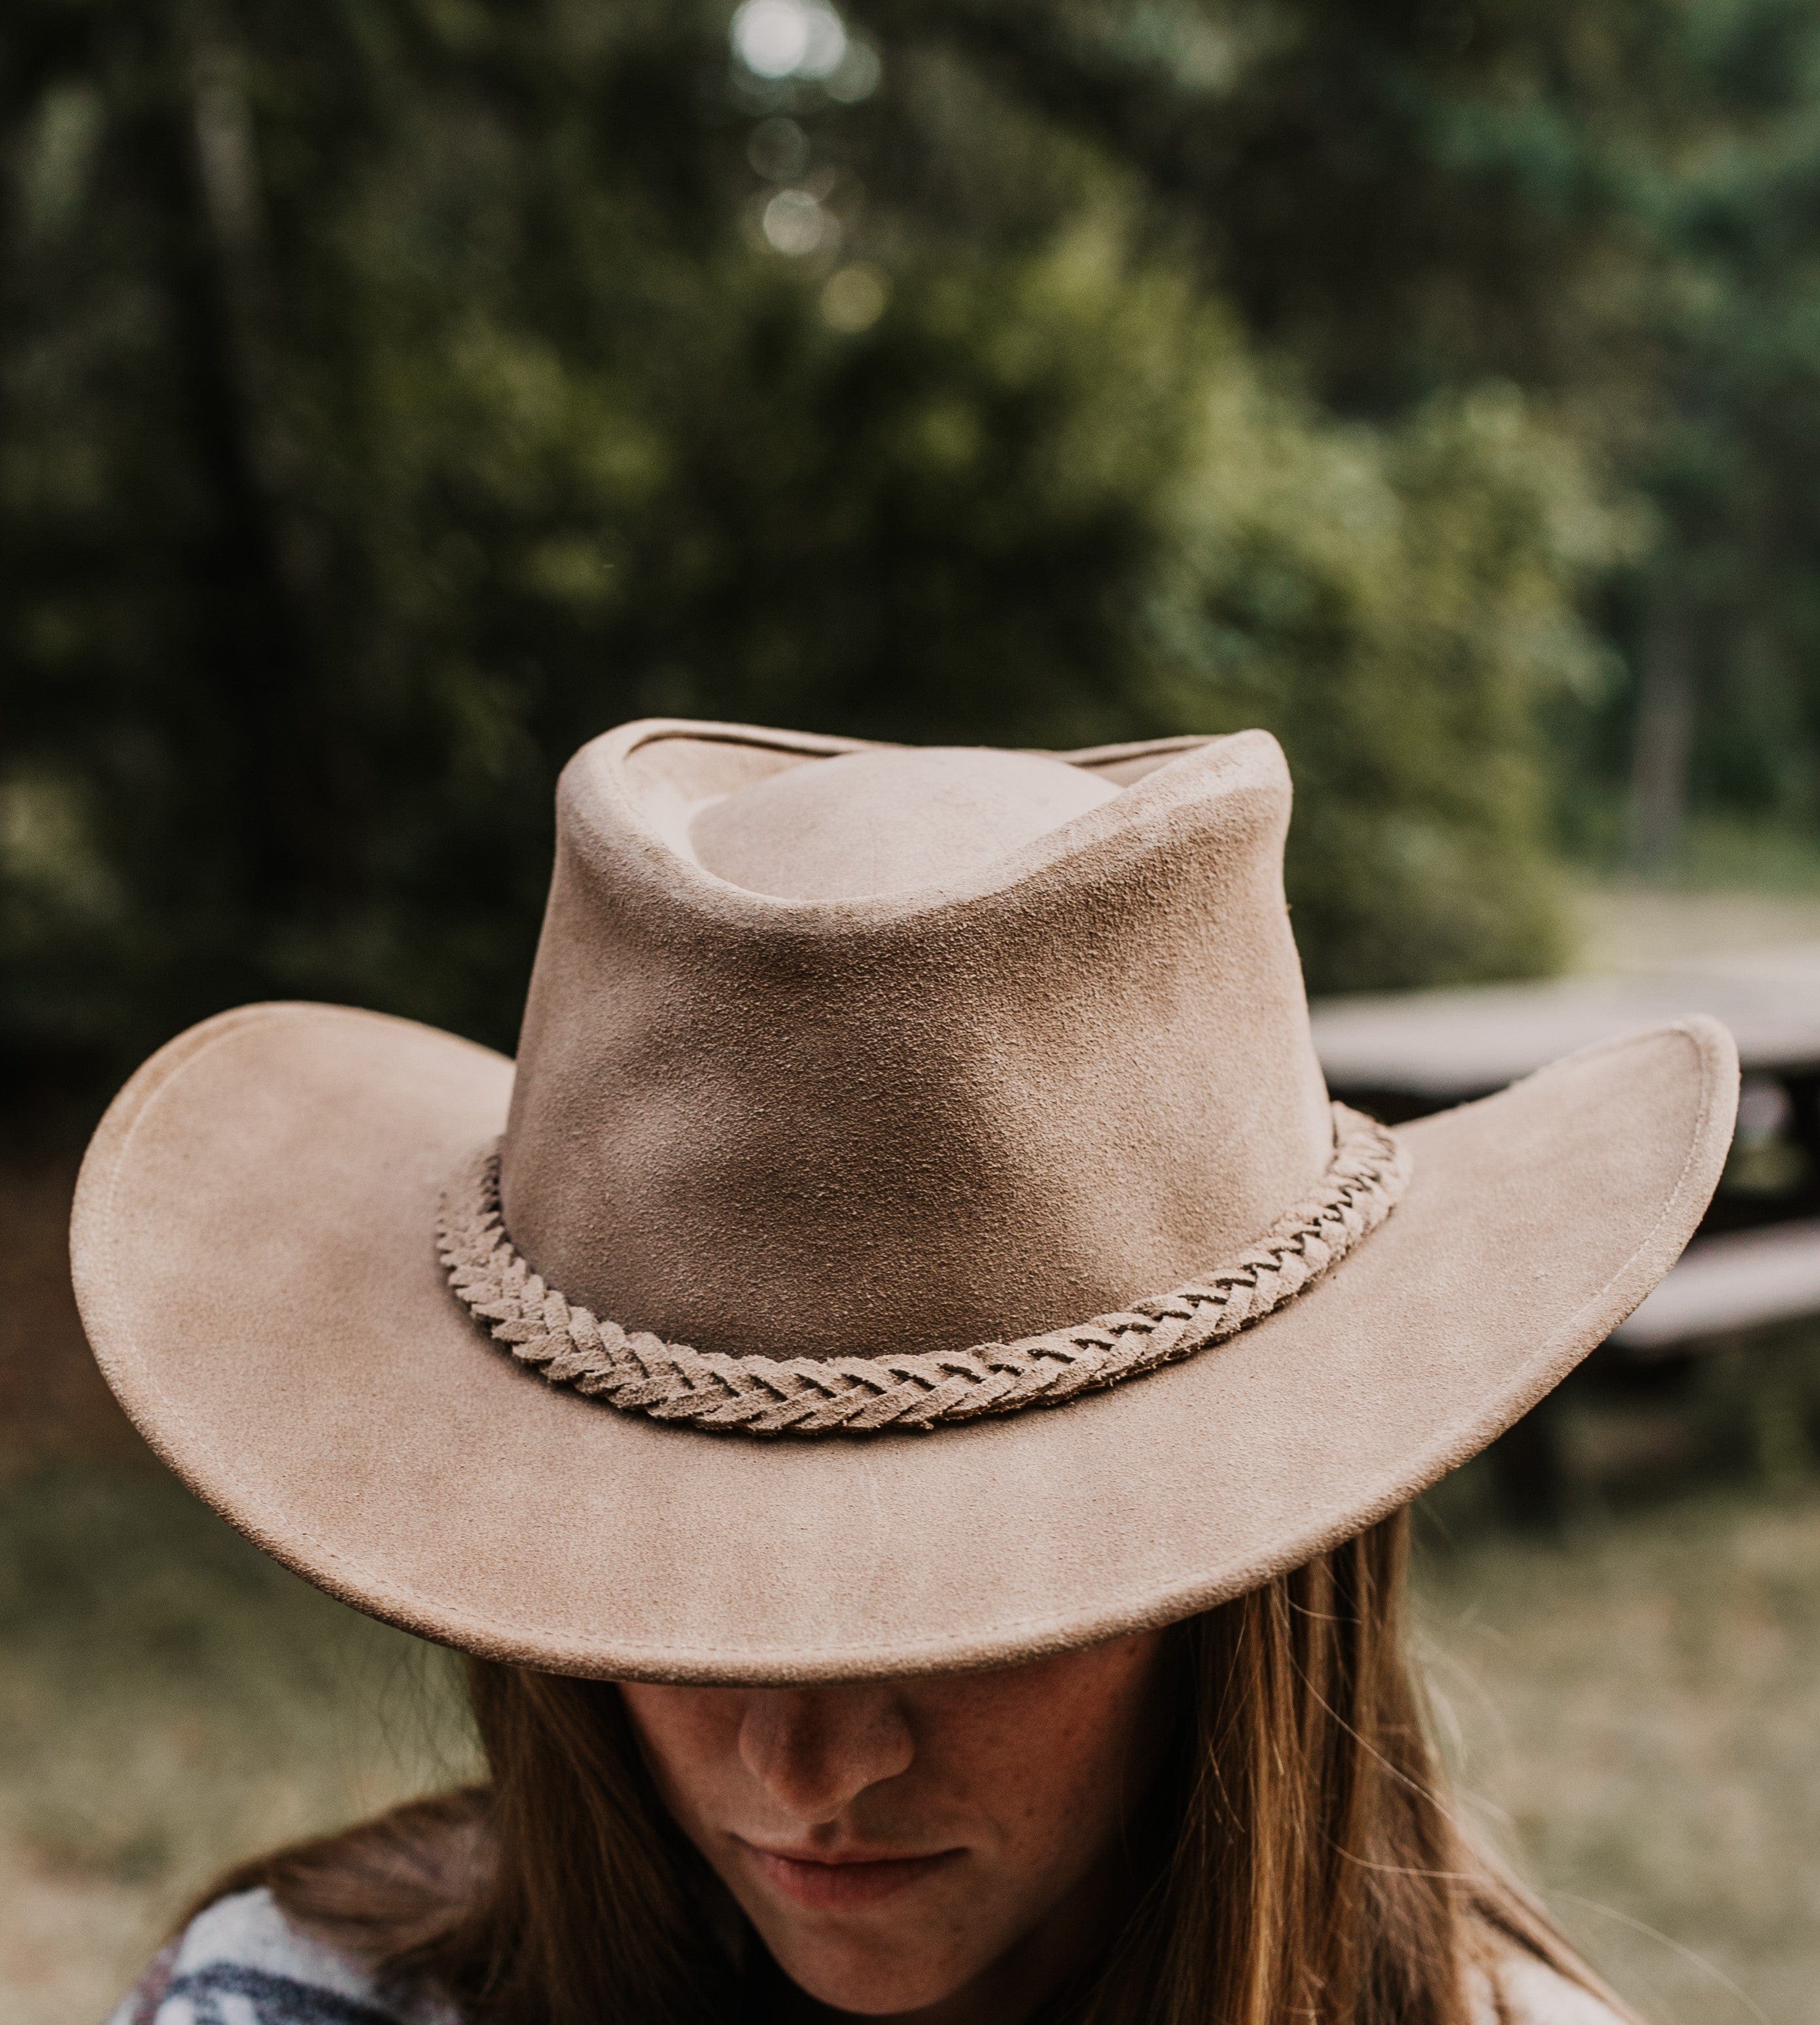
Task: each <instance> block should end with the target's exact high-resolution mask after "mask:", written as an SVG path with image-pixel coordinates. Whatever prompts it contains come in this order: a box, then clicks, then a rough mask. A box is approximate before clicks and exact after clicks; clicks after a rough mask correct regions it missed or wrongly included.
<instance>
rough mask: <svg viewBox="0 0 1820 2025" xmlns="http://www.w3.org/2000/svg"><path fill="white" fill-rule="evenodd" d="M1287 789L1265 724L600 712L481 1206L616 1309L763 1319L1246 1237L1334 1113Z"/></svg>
mask: <svg viewBox="0 0 1820 2025" xmlns="http://www.w3.org/2000/svg"><path fill="white" fill-rule="evenodd" d="M813 770H821V771H820V772H819V773H816V772H814V771H813ZM1288 816H1289V776H1288V772H1287V770H1286V768H1285V765H1284V763H1283V759H1282V755H1281V752H1280V751H1279V749H1278V747H1277V745H1276V743H1275V741H1274V740H1272V739H1271V738H1270V737H1268V736H1267V735H1266V734H1264V733H1241V734H1240V735H1239V736H1237V737H1232V738H1226V739H1218V740H1212V741H1206V742H1204V743H1198V744H1189V745H1188V746H1186V749H1184V748H1182V744H1181V742H1180V741H1177V742H1175V744H1174V745H1173V746H1172V747H1171V748H1162V749H1149V750H1145V749H1140V748H1122V749H1116V750H1109V751H1108V752H1101V753H1095V754H1084V755H1075V756H1074V758H1073V759H1072V762H1071V763H1070V764H1069V765H1068V766H1066V767H1064V766H1061V765H1060V764H1058V763H1057V762H1055V761H1053V760H1044V759H1039V758H1036V757H1034V756H1031V755H1013V754H991V755H987V754H947V755H942V754H932V753H928V752H917V751H913V750H906V749H900V748H864V747H860V746H857V745H855V744H851V743H850V742H847V741H835V740H827V739H816V738H811V737H790V736H788V735H783V734H777V733H762V732H756V731H747V730H740V729H736V728H732V727H729V728H727V729H726V730H724V731H722V730H718V728H716V727H713V726H700V725H688V726H682V725H670V724H666V723H664V722H651V723H645V724H638V725H632V726H626V727H623V729H622V730H619V731H617V732H615V733H609V735H608V736H607V737H604V738H601V739H599V740H597V741H594V744H591V745H590V746H588V747H586V748H584V749H583V752H581V753H580V754H579V755H577V757H576V758H575V760H574V761H573V762H572V763H571V764H570V766H569V768H568V770H567V772H566V773H565V774H564V780H563V785H562V791H561V796H560V799H559V836H558V845H557V865H556V873H555V877H554V880H553V886H552V890H551V895H550V907H549V912H548V914H547V916H546V922H545V927H544V932H543V937H542V943H541V944H540V946H539V955H538V961H537V967H536V972H535V978H534V980H533V984H532V988H531V998H530V1001H529V1003H528V1009H527V1013H526V1019H525V1025H524V1036H523V1041H522V1045H521V1048H520V1058H519V1072H518V1079H517V1088H516V1092H515V1095H514V1099H513V1109H512V1116H511V1121H510V1125H509V1130H508V1134H507V1137H506V1148H505V1152H504V1157H503V1163H502V1196H503V1207H504V1211H505V1217H506V1223H507V1225H508V1226H509V1229H510V1230H511V1232H512V1233H513V1240H514V1241H515V1243H516V1244H517V1246H518V1247H519V1248H520V1251H522V1252H523V1253H524V1255H525V1256H527V1257H528V1259H531V1261H532V1262H533V1263H534V1264H535V1266H536V1267H537V1269H538V1270H539V1271H540V1272H542V1273H545V1274H546V1275H547V1276H548V1277H549V1279H550V1281H551V1283H552V1284H556V1285H559V1286H561V1288H563V1289H564V1292H565V1293H566V1294H567V1295H568V1296H569V1298H570V1299H573V1300H580V1301H585V1302H586V1303H587V1304H588V1305H589V1306H590V1307H592V1308H593V1309H594V1310H596V1311H597V1312H598V1313H600V1314H609V1315H612V1316H614V1317H616V1318H618V1319H619V1320H620V1321H623V1322H624V1323H625V1324H626V1325H627V1326H628V1327H636V1328H642V1329H652V1330H654V1331H656V1332H660V1333H661V1334H664V1335H665V1336H671V1337H680V1338H682V1339H685V1340H688V1341H690V1342H693V1343H695V1344H697V1346H699V1347H701V1348H702V1349H704V1350H708V1351H727V1352H730V1353H734V1354H763V1355H770V1356H775V1357H802V1356H811V1357H829V1356H867V1355H877V1354H883V1353H887V1352H889V1351H899V1350H903V1349H905V1348H910V1347H914V1348H915V1349H917V1350H919V1351H932V1350H949V1349H958V1348H961V1347H965V1346H967V1345H969V1344H973V1343H978V1342H980V1341H982V1340H989V1339H992V1338H996V1337H1008V1336H1020V1335H1024V1334H1028V1333H1031V1332H1035V1331H1039V1330H1042V1329H1049V1328H1052V1327H1057V1326H1059V1325H1063V1324H1065V1323H1068V1322H1070V1321H1075V1320H1078V1318H1079V1317H1081V1316H1083V1315H1085V1314H1093V1313H1095V1312H1098V1311H1101V1310H1109V1309H1112V1308H1116V1307H1119V1306H1120V1305H1121V1304H1123V1303H1128V1302H1130V1301H1131V1300H1133V1299H1138V1298H1139V1297H1141V1296H1143V1295H1149V1294H1153V1293H1154V1292H1156V1290H1158V1289H1159V1288H1164V1287H1168V1286H1172V1285H1175V1284H1178V1282H1180V1281H1182V1280H1184V1279H1185V1278H1186V1277H1190V1276H1192V1275H1193V1273H1195V1272H1196V1271H1197V1270H1201V1269H1204V1268H1205V1267H1206V1266H1208V1264H1209V1263H1210V1262H1212V1261H1215V1260H1217V1259H1222V1258H1224V1257H1226V1256H1229V1255H1232V1254H1233V1253H1234V1252H1236V1251H1239V1250H1241V1249H1242V1248H1244V1247H1245V1245H1246V1244H1248V1243H1249V1242H1251V1241H1252V1240H1253V1239H1255V1238H1256V1237H1258V1236H1259V1234H1260V1233H1263V1232H1264V1231H1265V1230H1267V1229H1269V1228H1270V1226H1271V1225H1272V1223H1273V1222H1274V1221H1275V1219H1276V1218H1278V1216H1280V1215H1281V1214H1282V1212H1283V1211H1285V1208H1287V1207H1289V1206H1290V1205H1292V1204H1295V1203H1296V1202H1297V1201H1298V1200H1300V1199H1301V1198H1302V1197H1303V1196H1305V1195H1306V1194H1307V1191H1308V1189H1310V1187H1311V1185H1312V1184H1313V1183H1314V1182H1315V1181H1316V1179H1317V1178H1318V1177H1319V1176H1320V1175H1321V1174H1322V1171H1323V1170H1324V1168H1325V1166H1326V1163H1327V1162H1328V1160H1329V1156H1330V1154H1331V1152H1332V1144H1333V1141H1332V1126H1331V1122H1330V1114H1329V1108H1328V1104H1327V1101H1326V1094H1325V1089H1324V1086H1323V1085H1322V1079H1321V1075H1320V1071H1319V1069H1318V1065H1317V1064H1316V1062H1315V1060H1314V1053H1313V1049H1312V1046H1311V1042H1310V1039H1309V1035H1308V1028H1307V1009H1306V1005H1305V1002H1304V1000H1303V990H1302V982H1301V975H1300V966H1299V964H1298V962H1297V960H1296V951H1295V947H1294V944H1293V941H1292V938H1291V935H1290V932H1289V921H1288V915H1287V911H1286V909H1285V903H1284V899H1283V892H1282V884H1281V850H1282V842H1283V837H1284V833H1285V829H1286V825H1287V821H1288ZM767 886H769V887H770V888H779V889H782V890H781V891H779V890H773V891H765V890H762V889H763V888H764V887H767Z"/></svg>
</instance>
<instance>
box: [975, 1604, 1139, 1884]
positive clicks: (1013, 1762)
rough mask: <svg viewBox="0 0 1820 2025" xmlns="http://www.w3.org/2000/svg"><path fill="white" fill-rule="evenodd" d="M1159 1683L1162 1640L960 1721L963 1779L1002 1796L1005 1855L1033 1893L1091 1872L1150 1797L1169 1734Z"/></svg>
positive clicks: (987, 1695)
mask: <svg viewBox="0 0 1820 2025" xmlns="http://www.w3.org/2000/svg"><path fill="white" fill-rule="evenodd" d="M1156 1673H1157V1664H1156V1648H1155V1642H1154V1641H1153V1640H1149V1639H1146V1640H1144V1641H1131V1642H1130V1643H1129V1644H1124V1645H1120V1646H1119V1647H1117V1648H1112V1649H1111V1650H1103V1651H1096V1652H1093V1653H1090V1654H1083V1655H1080V1656H1078V1658H1075V1659H1072V1661H1070V1662H1069V1663H1064V1664H1057V1667H1055V1668H1054V1670H1053V1673H1052V1672H1050V1670H1048V1669H1042V1670H1034V1671H1033V1672H1032V1674H1031V1676H1030V1677H1029V1678H1027V1679H1025V1680H1022V1681H1017V1683H1016V1686H1015V1689H1014V1690H1013V1692H1009V1693H1005V1692H1002V1690H1001V1691H1000V1692H998V1693H997V1694H995V1692H994V1690H993V1689H991V1687H988V1688H987V1689H986V1690H984V1692H983V1694H982V1696H981V1703H982V1705H981V1706H980V1707H977V1708H976V1709H975V1710H973V1711H967V1710H965V1708H962V1709H958V1710H957V1711H954V1714H955V1715H956V1717H957V1718H958V1720H956V1721H955V1722H954V1725H953V1730H952V1734H953V1736H954V1739H955V1741H956V1744H957V1747H958V1748H957V1754H956V1755H957V1759H958V1762H957V1764H956V1766H955V1768H954V1769H955V1771H956V1773H957V1774H958V1776H959V1777H961V1778H962V1779H963V1780H964V1781H965V1783H966V1784H967V1785H968V1786H969V1788H971V1789H972V1790H973V1792H976V1793H977V1794H980V1795H996V1796H998V1797H997V1801H996V1804H995V1806H994V1812H995V1814H997V1816H998V1822H999V1825H1000V1828H1001V1832H1002V1835H1003V1837H1004V1851H1005V1854H1006V1857H1007V1858H1009V1859H1010V1860H1011V1862H1012V1864H1013V1866H1014V1867H1016V1868H1018V1869H1023V1870H1024V1871H1025V1872H1026V1874H1027V1875H1030V1876H1031V1878H1032V1881H1033V1882H1035V1881H1036V1880H1038V1879H1039V1878H1040V1879H1042V1880H1049V1879H1051V1878H1053V1876H1054V1874H1055V1873H1056V1872H1057V1871H1058V1870H1061V1871H1067V1872H1084V1871H1085V1870H1086V1869H1089V1868H1090V1867H1091V1865H1092V1864H1093V1863H1094V1860H1095V1859H1096V1858H1097V1857H1098V1855H1099V1854H1101V1852H1102V1851H1103V1850H1104V1849H1105V1847H1107V1845H1108V1844H1109V1843H1111V1842H1112V1840H1113V1839H1115V1838H1116V1836H1117V1834H1118V1832H1119V1830H1120V1827H1121V1826H1122V1825H1123V1822H1124V1821H1125V1820H1126V1818H1127V1816H1128V1815H1129V1814H1130V1813H1131V1809H1132V1808H1133V1807H1134V1806H1135V1805H1136V1803H1137V1802H1138V1800H1139V1799H1141V1798H1142V1795H1143V1793H1144V1791H1145V1788H1146V1787H1147V1786H1148V1784H1149V1780H1150V1778H1151V1777H1152V1776H1153V1771H1154V1768H1155V1766H1156V1763H1157V1762H1158V1758H1159V1755H1160V1749H1161V1745H1162V1743H1163V1740H1164V1733H1165V1732H1166V1729H1167V1711H1166V1710H1165V1709H1164V1707H1162V1705H1161V1704H1162V1699H1163V1698H1162V1696H1161V1695H1160V1692H1158V1688H1157V1684H1156ZM995 1702H996V1703H997V1705H996V1706H995V1705H994V1703H995Z"/></svg>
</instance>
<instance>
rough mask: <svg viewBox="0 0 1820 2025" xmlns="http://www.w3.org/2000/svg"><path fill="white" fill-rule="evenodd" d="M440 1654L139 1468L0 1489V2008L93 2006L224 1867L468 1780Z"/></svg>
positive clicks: (20, 1475) (94, 2011)
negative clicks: (313, 1585)
mask: <svg viewBox="0 0 1820 2025" xmlns="http://www.w3.org/2000/svg"><path fill="white" fill-rule="evenodd" d="M467 1763H468V1755H467V1750H466V1744H465V1733H464V1730H463V1727H462V1725H461V1719H460V1717H459V1714H458V1700H457V1697H456V1696H455V1694H454V1681H453V1676H452V1673H451V1670H450V1663H449V1662H448V1660H447V1658H446V1656H444V1655H443V1654H441V1653H439V1652H436V1650H435V1649H434V1648H431V1647H428V1646H426V1645H422V1644H421V1642H420V1641H417V1640H414V1639H411V1638H407V1637H404V1636H403V1635H402V1634H397V1633H395V1632H392V1631H388V1630H384V1628H382V1627H381V1626H377V1625H375V1624H372V1623H368V1622H367V1621H366V1619H363V1618H361V1617H358V1616H357V1615H355V1614H354V1613H353V1612H350V1611H347V1610H345V1609H344V1608H342V1607H341V1606H340V1605H339V1604H334V1603H331V1602H330V1601H328V1600H327V1599H326V1598H325V1597H321V1596H318V1594H317V1593H315V1592H314V1590H313V1589H309V1588H308V1587H307V1586H305V1585H304V1584H303V1583H302V1582H299V1581H297V1580H296V1578H294V1577H292V1576H291V1575H286V1574H285V1572H284V1571H282V1570H281V1569H279V1568H278V1567H274V1565H273V1564H270V1562H268V1561H267V1560H265V1559H264V1558H263V1556H261V1555H259V1554H258V1553H256V1552H255V1551H254V1550H253V1549H251V1548H249V1547H248V1546H247V1545H245V1543H244V1542H241V1540H240V1539H239V1538H238V1537H237V1535H235V1534H233V1533H232V1532H230V1531H229V1530H228V1528H227V1527H225V1526H224V1525H222V1523H221V1522H220V1521H219V1520H217V1519H215V1517H214V1516H212V1515H211V1513H209V1512H207V1511H205V1510H204V1509H203V1508H202V1507H201V1506H200V1505H198V1504H197V1502H196V1501H194V1500H193V1498H190V1497H189V1495H188V1494H186V1492H185V1491H183V1490H182V1489H181V1487H179V1486H178V1485H177V1484H176V1483H175V1482H174V1481H173V1480H171V1479H169V1478H167V1477H166V1476H164V1474H163V1472H160V1471H157V1470H156V1469H155V1468H153V1466H151V1465H149V1464H142V1465H125V1466H123V1465H117V1464H93V1463H90V1464H79V1463H72V1462H63V1463H58V1464H53V1465H48V1466H45V1467H40V1468H32V1469H28V1470H23V1471H20V1472H16V1473H15V1474H13V1476H11V1477H10V1479H9V1480H7V1481H6V1482H5V1483H0V1906H3V1907H4V1913H3V1915H0V1999H3V2000H4V2001H0V2015H4V2016H6V2018H7V2019H9V2021H11V2025H71V2021H75V2020H80V2019H84V2018H89V2019H98V2018H100V2017H101V2016H103V2015H104V2014H105V2012H106V2010H107V2009H108V2007H109V2006H110V2005H112V2003H113V2002H114V2001H116V1999H117V1998H118V1997H119V1994H120V1993H121V1991H122V1990H123V1988H124V1987H125V1986H127V1983H129V1982H130V1981H131V1978H132V1976H133V1975H134V1973H135V1972H136V1971H137V1969H138V1966H139V1965H140V1964H141V1963H142V1961H144V1960H145V1957H146V1956H147V1955H148V1954H149V1953H150V1952H151V1951H152V1950H153V1948H154V1947H155V1946H156V1942H157V1941H158V1939H160V1936H161V1935H162V1933H163V1931H164V1929H165V1928H167V1926H168V1925H169V1924H170V1923H171V1920H173V1919H174V1918H175V1917H176V1916H177V1914H178V1913H179V1911H180V1910H181V1909H182V1906H184V1905H185V1903H186V1902H187V1901H188V1900H189V1898H191V1897H193V1895H195V1894H196V1893H197V1891H200V1889H201V1888H202V1887H204V1885H205V1884H206V1883H207V1882H208V1880H209V1878H210V1877H211V1876H212V1875H213V1873H215V1872H216V1871H218V1870H219V1869H220V1868H221V1867H222V1865H224V1864H226V1863H227V1862H229V1861H231V1860H233V1859H234V1858H238V1857H241V1856H245V1855H247V1854H251V1853H252V1852H253V1851H255V1850H259V1849H260V1848H263V1847H270V1846H271V1845H272V1844H274V1843H278V1842H281V1841H285V1840H288V1839H290V1838H292V1837H293V1836H300V1835H303V1834H307V1833H309V1832H312V1831H314V1830H318V1829H321V1828H327V1827H330V1826H333V1825H335V1824H336V1823H338V1822H340V1821H346V1820H348V1819H351V1818H352V1817H355V1816H357V1815H358V1814H362V1813H365V1812H368V1811H370V1810H373V1809H375V1808H377V1807H379V1806H384V1805H385V1804H387V1803H388V1802H390V1801H391V1800H392V1799H395V1798H397V1797H399V1796H400V1795H403V1794H404V1793H406V1792H411V1791H416V1790H421V1788H424V1787H425V1786H427V1785H430V1784H439V1783H442V1782H443V1781H446V1780H448V1779H450V1778H454V1777H458V1776H461V1773H462V1772H463V1770H465V1766H466V1765H467Z"/></svg>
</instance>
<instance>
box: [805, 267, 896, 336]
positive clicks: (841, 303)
mask: <svg viewBox="0 0 1820 2025" xmlns="http://www.w3.org/2000/svg"><path fill="white" fill-rule="evenodd" d="M889 300H891V284H890V282H889V281H887V280H886V278H885V277H884V275H883V274H881V273H880V272H879V271H878V270H877V268H876V267H867V266H851V267H843V268H841V269H840V270H839V272H838V273H836V274H830V275H829V277H828V281H827V285H826V286H825V288H823V289H822V318H823V321H824V322H826V323H828V324H829V325H832V326H833V329H836V330H844V331H850V332H857V331H862V330H870V329H871V328H872V326H873V325H874V324H875V323H877V321H878V320H879V318H881V316H882V315H883V314H884V306H885V304H886V303H888V301H889Z"/></svg>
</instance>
